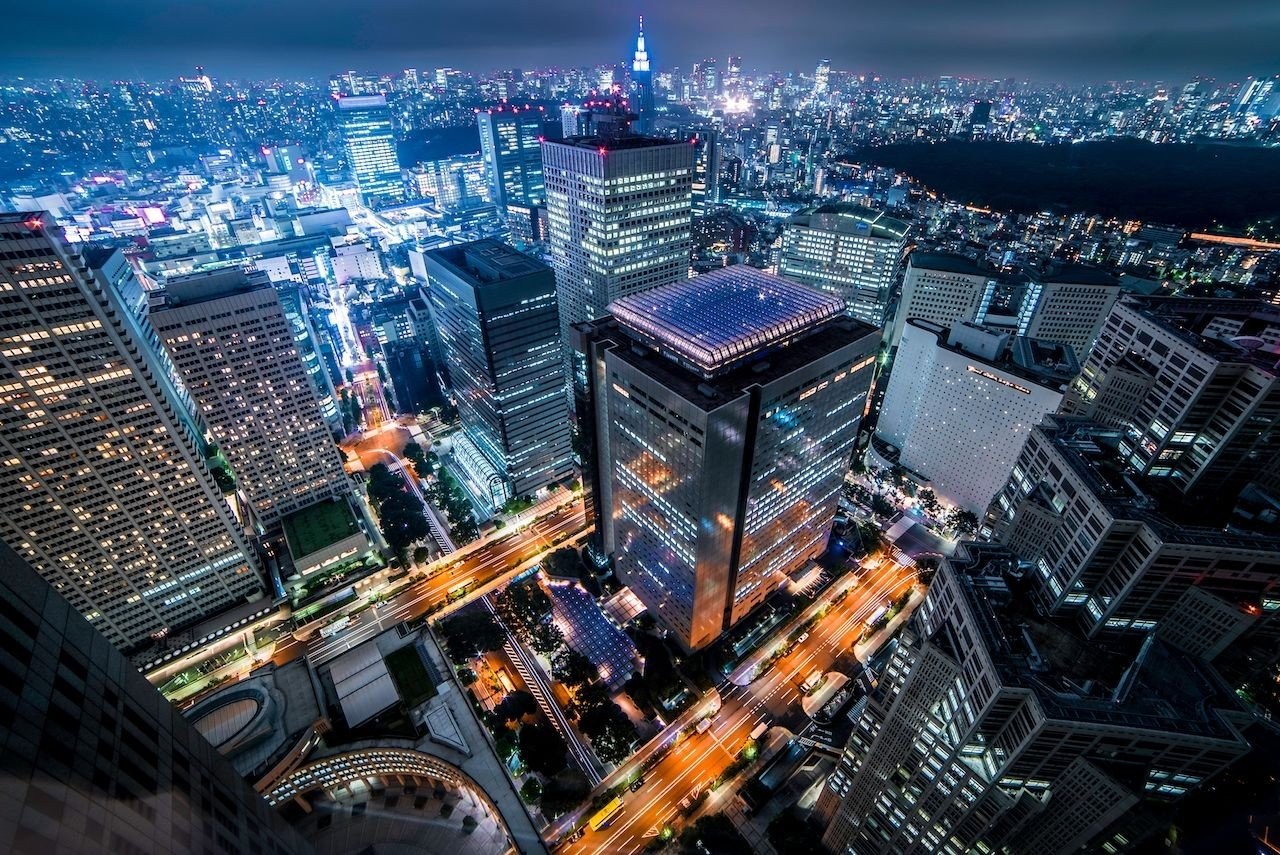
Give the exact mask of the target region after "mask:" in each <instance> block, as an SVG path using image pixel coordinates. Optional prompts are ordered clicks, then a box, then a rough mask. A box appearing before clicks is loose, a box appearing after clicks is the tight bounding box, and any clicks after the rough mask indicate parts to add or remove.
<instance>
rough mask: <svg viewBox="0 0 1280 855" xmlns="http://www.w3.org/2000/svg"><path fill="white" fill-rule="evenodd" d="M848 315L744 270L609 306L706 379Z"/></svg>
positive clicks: (834, 304) (837, 304)
mask: <svg viewBox="0 0 1280 855" xmlns="http://www.w3.org/2000/svg"><path fill="white" fill-rule="evenodd" d="M843 312H844V301H843V300H841V299H840V298H839V297H834V296H832V295H829V294H824V293H823V292H821V291H816V290H814V289H812V288H808V287H806V286H804V285H798V284H796V283H794V282H791V281H789V280H787V279H782V278H781V277H778V276H774V275H772V274H769V273H765V272H764V271H762V270H756V269H755V268H754V267H747V266H745V265H741V264H739V265H734V266H733V267H726V268H724V269H723V270H715V271H712V272H711V273H704V274H702V275H701V276H695V277H694V278H693V279H686V280H683V281H680V282H674V283H672V284H670V285H664V286H662V287H660V288H653V289H651V290H649V291H645V292H642V293H640V294H633V295H631V296H629V297H623V298H622V299H620V300H616V301H614V302H613V303H611V304H609V313H610V314H611V315H613V317H614V318H615V319H616V320H617V321H618V322H619V323H620V324H621V325H622V326H623V327H626V328H628V329H630V330H631V331H633V332H635V333H638V334H639V336H640V337H641V338H645V339H650V340H652V341H654V342H655V343H656V344H657V345H658V346H659V347H661V348H662V349H665V350H668V351H671V352H672V353H674V354H675V355H677V356H678V357H680V358H682V359H685V360H688V361H689V362H692V363H693V364H694V365H696V366H698V367H699V368H701V369H702V370H703V371H705V372H708V373H710V372H716V371H719V370H722V369H724V368H725V367H727V366H728V365H730V364H733V363H736V362H738V361H739V360H741V359H743V358H744V357H746V356H749V355H750V354H752V353H755V352H756V351H759V350H761V349H763V348H766V347H768V346H770V345H773V344H775V343H777V342H779V341H782V340H784V339H787V338H791V337H792V336H794V335H796V334H797V333H800V332H803V331H805V330H807V329H809V328H811V327H813V326H816V325H817V324H820V323H822V322H824V321H827V320H829V319H831V318H834V317H838V316H839V315H840V314H842V313H843Z"/></svg>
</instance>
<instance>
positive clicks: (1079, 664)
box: [817, 543, 1254, 855]
mask: <svg viewBox="0 0 1280 855" xmlns="http://www.w3.org/2000/svg"><path fill="white" fill-rule="evenodd" d="M1018 567H1019V563H1018V560H1017V556H1015V555H1013V554H1012V553H1010V552H1009V551H1007V550H1005V549H1002V548H1000V547H998V546H993V545H991V544H978V543H964V544H961V545H960V547H959V549H958V550H957V552H956V554H955V556H953V557H952V558H949V559H946V560H945V561H943V562H942V567H941V568H940V569H939V570H938V572H937V574H936V576H935V577H934V580H933V582H932V583H931V584H930V586H929V593H928V595H927V596H926V597H925V600H924V602H923V603H921V605H920V607H919V609H918V610H917V611H916V612H915V614H914V615H913V616H912V618H911V621H910V623H909V624H908V625H907V627H906V628H905V629H904V630H903V632H902V635H901V636H900V643H899V644H898V646H897V647H896V648H895V649H894V651H893V656H892V658H891V659H890V660H889V662H888V664H887V666H886V667H885V669H884V673H882V674H881V675H880V677H879V682H878V685H877V686H876V689H875V691H874V692H873V693H872V694H871V695H870V696H868V697H867V698H865V699H863V700H861V701H859V702H858V704H857V705H856V706H855V707H854V714H855V722H856V723H855V726H854V730H853V734H852V736H851V737H850V740H849V743H848V746H847V747H846V748H845V751H844V755H843V756H842V757H841V759H840V762H839V765H838V766H837V767H836V770H835V771H834V772H833V773H832V774H831V776H830V777H829V778H828V779H827V783H826V787H825V789H824V790H823V792H822V795H821V796H820V797H819V798H818V803H817V813H818V815H819V816H820V817H821V818H822V819H823V820H824V821H825V822H826V823H827V824H828V825H827V830H826V834H825V836H824V837H823V843H825V844H826V848H827V851H829V852H834V853H839V855H853V853H873V852H874V853H888V852H929V853H938V855H965V854H966V853H973V852H1017V853H1036V854H1037V855H1067V853H1078V852H1107V853H1111V852H1122V851H1132V849H1133V846H1134V845H1135V844H1138V843H1139V842H1141V840H1142V839H1143V838H1144V837H1147V836H1149V835H1150V834H1152V833H1153V832H1156V831H1158V830H1163V829H1168V828H1169V826H1170V824H1171V823H1172V822H1174V821H1175V820H1176V815H1175V813H1176V811H1177V810H1178V807H1179V802H1180V801H1181V800H1182V799H1183V797H1184V796H1186V794H1187V793H1189V792H1191V791H1192V790H1195V789H1198V788H1199V787H1201V786H1203V785H1204V784H1205V783H1206V782H1207V781H1209V780H1211V779H1212V778H1213V777H1214V776H1216V775H1219V774H1221V773H1222V772H1223V771H1224V770H1226V769H1227V768H1228V767H1230V766H1231V764H1232V763H1234V762H1235V761H1236V760H1239V759H1240V758H1241V757H1243V756H1244V755H1245V754H1246V753H1247V752H1248V751H1249V747H1250V746H1249V742H1248V741H1247V740H1246V738H1245V737H1244V735H1242V732H1241V731H1242V730H1243V729H1244V728H1245V727H1247V726H1249V724H1250V723H1251V722H1250V720H1251V719H1253V718H1254V715H1253V714H1251V713H1248V712H1246V711H1245V709H1244V705H1243V704H1242V703H1241V702H1240V701H1239V700H1238V699H1237V698H1236V697H1235V693H1234V692H1233V691H1232V690H1231V688H1229V687H1228V685H1227V684H1226V683H1225V682H1224V681H1223V680H1222V678H1221V677H1219V676H1218V675H1217V673H1216V672H1215V670H1214V669H1213V667H1212V666H1209V665H1206V664H1205V662H1204V661H1203V660H1202V659H1200V658H1198V657H1197V656H1196V655H1194V654H1191V653H1188V652H1187V651H1184V650H1181V649H1179V648H1178V647H1177V646H1176V645H1174V644H1171V643H1169V642H1167V641H1165V640H1163V639H1160V638H1156V637H1152V636H1148V637H1147V638H1146V640H1145V641H1142V642H1134V643H1131V644H1125V645H1119V644H1099V643H1097V642H1096V641H1093V640H1090V639H1087V638H1084V637H1083V636H1082V635H1081V633H1080V632H1079V631H1078V630H1077V629H1076V628H1075V627H1074V626H1073V625H1072V623H1071V622H1070V621H1064V620H1054V619H1052V618H1046V617H1045V615H1044V613H1043V612H1042V611H1040V610H1039V609H1037V608H1036V604H1035V603H1034V602H1032V601H1031V598H1030V597H1028V596H1027V594H1026V593H1025V590H1024V589H1023V587H1022V585H1021V580H1020V573H1019V570H1018ZM1184 804H1185V803H1184Z"/></svg>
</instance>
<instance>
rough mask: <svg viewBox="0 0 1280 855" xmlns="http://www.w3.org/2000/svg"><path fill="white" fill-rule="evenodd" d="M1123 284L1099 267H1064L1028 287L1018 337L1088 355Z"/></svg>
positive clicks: (1037, 278)
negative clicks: (1067, 346) (1058, 344)
mask: <svg viewBox="0 0 1280 855" xmlns="http://www.w3.org/2000/svg"><path fill="white" fill-rule="evenodd" d="M1119 296H1120V283H1119V282H1118V281H1117V280H1116V278H1115V277H1114V276H1112V275H1111V274H1110V273H1107V272H1106V271H1105V270H1101V269H1099V268H1097V267H1089V266H1086V265H1083V264H1063V265H1057V266H1054V267H1050V268H1049V269H1048V270H1046V271H1044V272H1043V273H1037V274H1035V275H1033V276H1032V277H1031V281H1030V282H1029V283H1027V290H1026V293H1025V294H1024V295H1023V297H1022V305H1021V306H1020V308H1019V309H1018V335H1027V336H1031V337H1032V338H1043V339H1048V340H1049V341H1060V342H1062V343H1063V344H1069V345H1071V346H1072V347H1073V348H1074V349H1075V351H1076V353H1080V354H1086V353H1088V352H1089V348H1091V347H1093V341H1094V339H1096V338H1097V337H1098V331H1099V330H1101V329H1102V322H1103V321H1105V320H1106V319H1107V313H1108V312H1110V311H1111V307H1112V305H1114V304H1115V301H1116V298H1117V297H1119Z"/></svg>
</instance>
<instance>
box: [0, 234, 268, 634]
mask: <svg viewBox="0 0 1280 855" xmlns="http://www.w3.org/2000/svg"><path fill="white" fill-rule="evenodd" d="M0 253H3V254H4V255H3V257H4V258H5V259H6V260H5V261H4V262H2V263H0V309H2V310H0V405H2V406H3V412H4V413H5V415H4V417H3V419H0V469H2V470H3V473H4V474H3V477H0V538H3V540H4V541H5V542H6V543H8V544H9V546H10V547H12V548H13V549H14V550H15V551H17V552H18V553H19V554H21V555H22V556H23V558H24V559H25V560H26V561H27V562H29V563H30V564H31V565H32V566H33V567H34V568H35V569H36V571H37V572H39V573H40V574H41V575H42V576H43V577H44V578H45V579H46V580H48V581H49V583H50V584H51V585H53V587H54V588H55V589H56V590H57V591H58V592H59V593H60V594H61V595H62V596H63V597H64V598H66V600H67V601H68V602H70V603H71V605H72V607H73V608H75V609H76V610H77V611H78V612H80V614H82V615H84V616H85V617H86V618H88V619H89V621H90V622H91V623H93V624H94V626H95V627H96V628H97V629H98V631H99V632H101V633H102V634H103V635H105V636H106V637H107V639H108V640H110V641H111V643H112V644H114V645H116V646H117V647H120V648H122V649H129V648H132V647H135V646H138V645H141V644H144V643H146V642H147V640H148V639H149V637H150V636H151V635H152V634H154V633H161V632H165V631H168V630H170V629H174V628H177V627H179V626H183V625H186V624H190V623H194V622H196V621H198V620H200V619H203V618H208V617H209V616H211V615H213V614H216V613H217V612H219V611H221V610H223V609H225V608H227V607H229V606H232V605H234V604H236V603H238V602H242V601H244V600H245V599H246V598H254V597H259V596H262V595H263V593H264V588H263V582H262V577H261V574H260V569H259V567H258V566H257V561H256V559H255V558H254V557H253V553H252V551H251V549H250V547H249V545H248V543H247V542H246V541H245V538H244V536H243V534H242V532H241V528H240V526H239V524H238V523H237V521H236V519H235V517H234V516H233V515H232V513H231V509H230V507H229V506H228V505H227V504H226V503H225V502H224V501H223V499H222V493H221V491H220V490H219V489H218V487H217V485H216V483H215V482H214V480H213V477H212V475H211V474H210V473H209V470H208V468H207V467H206V465H205V463H204V447H203V442H202V440H201V438H200V437H198V436H197V435H195V434H194V433H193V432H192V430H191V429H190V426H189V424H188V420H187V417H186V415H185V414H183V413H182V412H180V411H181V409H182V408H181V407H179V406H176V405H175V404H174V402H173V401H171V400H170V398H169V397H168V396H167V395H166V392H165V386H166V380H165V379H163V378H161V377H160V376H158V374H157V369H156V368H155V366H154V363H153V362H151V361H149V360H148V358H147V356H146V353H147V345H146V344H145V343H144V342H140V341H138V340H137V338H136V337H135V332H136V329H137V318H136V316H135V315H134V314H133V311H134V310H133V308H132V307H130V306H128V305H126V304H125V302H124V301H123V300H122V297H121V292H119V291H117V290H116V289H114V288H113V287H112V286H111V285H110V284H109V283H108V282H106V281H104V280H103V279H102V278H100V277H98V276H97V275H95V274H94V273H93V272H92V271H91V269H90V268H89V266H88V264H87V263H86V262H85V261H84V260H83V259H82V258H81V257H80V256H78V255H75V254H74V253H72V251H71V250H70V249H68V248H67V247H66V246H64V245H63V244H62V243H61V241H60V239H59V237H58V234H57V232H56V230H55V229H53V228H52V227H50V226H46V225H45V224H44V222H43V219H42V217H40V216H39V215H32V214H0ZM127 318H132V320H127Z"/></svg>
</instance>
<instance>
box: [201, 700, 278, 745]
mask: <svg viewBox="0 0 1280 855" xmlns="http://www.w3.org/2000/svg"><path fill="white" fill-rule="evenodd" d="M219 701H221V702H220V703H218V704H213V705H210V706H209V707H208V708H206V709H204V710H202V711H201V713H200V715H199V717H198V718H196V719H194V720H193V721H192V722H191V724H192V725H193V726H194V727H195V729H196V730H198V731H199V732H200V735H201V736H203V737H204V738H205V739H207V740H209V742H210V744H211V745H213V747H214V748H218V749H221V748H222V746H224V745H226V744H227V743H229V742H231V741H232V740H233V739H235V738H236V736H237V735H239V734H240V732H241V731H243V730H244V729H245V728H246V727H248V726H249V725H250V724H251V723H252V722H253V720H254V719H255V718H257V716H258V712H259V711H260V710H261V709H262V699H261V698H260V697H258V695H257V693H254V694H252V695H249V696H247V697H245V696H241V697H234V696H233V697H226V698H220V699H219Z"/></svg>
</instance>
